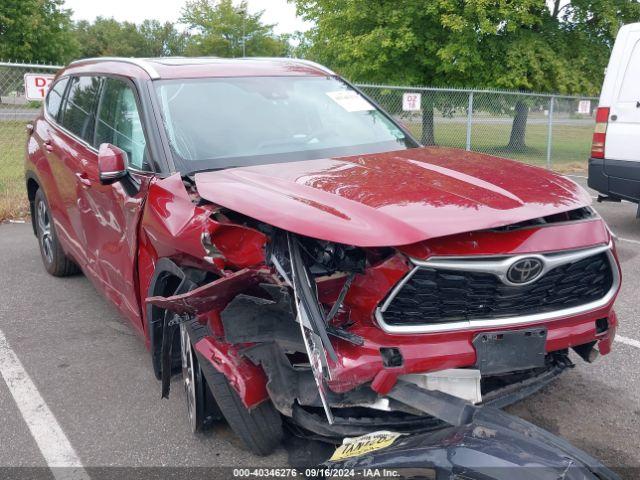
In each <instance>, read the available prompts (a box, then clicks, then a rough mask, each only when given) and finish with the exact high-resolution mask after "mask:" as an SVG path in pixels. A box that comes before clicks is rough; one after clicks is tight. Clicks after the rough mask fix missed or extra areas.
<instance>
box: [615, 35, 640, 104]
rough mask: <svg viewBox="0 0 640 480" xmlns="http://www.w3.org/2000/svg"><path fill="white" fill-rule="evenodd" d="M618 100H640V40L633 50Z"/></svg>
mask: <svg viewBox="0 0 640 480" xmlns="http://www.w3.org/2000/svg"><path fill="white" fill-rule="evenodd" d="M618 101H619V102H638V101H640V42H638V43H636V44H635V46H634V47H633V50H632V51H631V57H629V63H628V64H627V68H626V71H625V73H624V80H622V87H621V88H620V96H619V97H618Z"/></svg>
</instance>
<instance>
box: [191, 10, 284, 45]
mask: <svg viewBox="0 0 640 480" xmlns="http://www.w3.org/2000/svg"><path fill="white" fill-rule="evenodd" d="M262 14H263V11H260V12H257V13H255V14H251V13H249V11H248V8H247V2H246V1H242V2H240V4H239V5H237V6H236V5H234V4H233V3H232V1H231V0H192V1H188V2H187V3H186V5H185V6H184V8H183V10H182V17H181V18H180V22H181V23H185V24H187V25H188V27H189V29H190V30H191V31H192V32H193V34H192V36H191V38H190V41H189V44H188V46H187V49H186V52H187V54H188V55H214V56H219V57H242V56H249V57H251V56H268V57H271V56H284V55H286V54H287V52H288V42H287V41H286V38H283V37H279V36H278V35H276V34H275V33H274V32H273V27H274V26H273V25H267V24H264V23H262V20H261V19H262Z"/></svg>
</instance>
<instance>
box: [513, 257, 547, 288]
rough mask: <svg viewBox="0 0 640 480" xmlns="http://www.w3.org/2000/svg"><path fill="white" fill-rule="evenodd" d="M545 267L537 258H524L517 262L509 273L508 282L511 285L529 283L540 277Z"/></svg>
mask: <svg viewBox="0 0 640 480" xmlns="http://www.w3.org/2000/svg"><path fill="white" fill-rule="evenodd" d="M543 267H544V265H543V264H542V261H541V260H538V259H537V258H533V257H531V258H523V259H521V260H518V261H517V262H515V263H514V264H513V265H511V267H509V270H508V271H507V280H509V281H510V282H511V283H517V284H522V283H529V282H531V281H533V280H535V279H536V278H538V277H539V276H540V274H541V273H542V270H543Z"/></svg>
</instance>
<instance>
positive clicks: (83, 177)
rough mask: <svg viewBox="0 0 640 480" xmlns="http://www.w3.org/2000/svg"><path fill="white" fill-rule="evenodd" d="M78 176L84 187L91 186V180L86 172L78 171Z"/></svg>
mask: <svg viewBox="0 0 640 480" xmlns="http://www.w3.org/2000/svg"><path fill="white" fill-rule="evenodd" d="M76 178H77V179H78V181H79V182H80V184H81V185H82V186H83V187H90V186H91V180H89V177H88V176H87V174H86V173H85V172H76Z"/></svg>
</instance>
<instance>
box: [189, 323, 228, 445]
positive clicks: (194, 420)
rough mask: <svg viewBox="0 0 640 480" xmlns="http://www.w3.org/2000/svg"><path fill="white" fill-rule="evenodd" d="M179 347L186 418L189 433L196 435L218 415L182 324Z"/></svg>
mask: <svg viewBox="0 0 640 480" xmlns="http://www.w3.org/2000/svg"><path fill="white" fill-rule="evenodd" d="M180 347H181V348H180V356H181V360H182V362H181V363H182V383H183V385H184V394H185V399H186V406H187V418H188V421H189V427H190V428H191V431H192V432H193V433H197V432H201V431H203V430H206V429H207V428H208V427H209V426H210V425H211V422H212V420H214V419H215V418H219V416H220V415H219V413H218V412H217V408H216V407H215V402H214V401H213V397H212V396H211V392H210V391H209V389H208V387H207V382H206V380H205V379H204V376H203V375H202V370H201V369H200V365H199V364H198V359H197V357H196V355H195V352H194V351H193V347H192V346H191V339H190V338H189V332H188V331H187V327H186V325H185V324H184V323H182V324H181V325H180Z"/></svg>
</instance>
